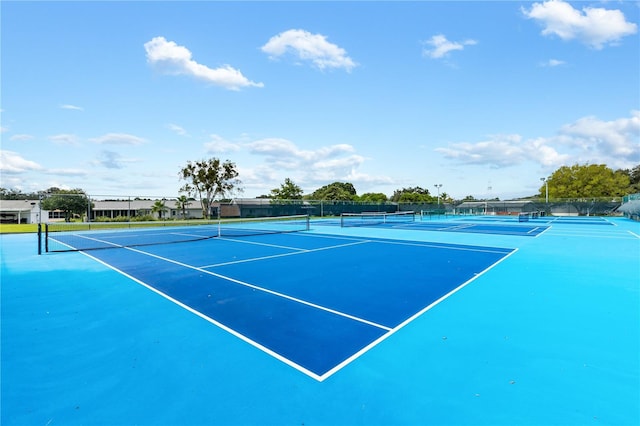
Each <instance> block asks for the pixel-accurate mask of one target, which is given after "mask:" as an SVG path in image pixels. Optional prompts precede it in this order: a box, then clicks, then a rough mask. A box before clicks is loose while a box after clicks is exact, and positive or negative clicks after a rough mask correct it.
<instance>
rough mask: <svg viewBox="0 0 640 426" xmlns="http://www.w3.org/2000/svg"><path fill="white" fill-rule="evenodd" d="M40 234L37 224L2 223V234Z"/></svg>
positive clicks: (0, 229) (0, 228) (0, 230)
mask: <svg viewBox="0 0 640 426" xmlns="http://www.w3.org/2000/svg"><path fill="white" fill-rule="evenodd" d="M29 232H38V224H37V223H21V224H18V223H0V234H24V233H29Z"/></svg>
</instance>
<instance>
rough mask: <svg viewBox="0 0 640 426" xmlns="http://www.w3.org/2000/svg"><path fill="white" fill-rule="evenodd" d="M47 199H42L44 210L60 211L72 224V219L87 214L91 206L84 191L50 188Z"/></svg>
mask: <svg viewBox="0 0 640 426" xmlns="http://www.w3.org/2000/svg"><path fill="white" fill-rule="evenodd" d="M46 192H47V193H48V194H50V195H48V196H47V197H45V198H43V199H42V208H43V209H44V210H60V211H62V212H64V220H65V221H66V222H70V221H71V218H72V217H73V216H74V215H76V216H82V215H83V214H85V213H87V208H88V207H93V205H92V204H91V205H90V201H89V197H88V196H87V194H86V193H85V192H84V191H83V190H82V189H69V190H65V189H60V188H55V187H52V188H49V189H48V190H47V191H46Z"/></svg>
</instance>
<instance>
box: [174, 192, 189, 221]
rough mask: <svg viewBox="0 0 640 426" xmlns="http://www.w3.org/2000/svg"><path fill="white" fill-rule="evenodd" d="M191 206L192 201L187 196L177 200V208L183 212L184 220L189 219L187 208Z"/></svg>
mask: <svg viewBox="0 0 640 426" xmlns="http://www.w3.org/2000/svg"><path fill="white" fill-rule="evenodd" d="M189 204H191V200H189V198H187V196H186V195H181V196H179V197H178V198H176V207H177V208H179V209H180V210H182V218H183V219H186V218H187V206H189Z"/></svg>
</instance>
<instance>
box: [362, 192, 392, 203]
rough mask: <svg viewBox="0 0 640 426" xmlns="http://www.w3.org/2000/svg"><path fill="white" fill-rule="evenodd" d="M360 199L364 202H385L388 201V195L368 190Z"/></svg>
mask: <svg viewBox="0 0 640 426" xmlns="http://www.w3.org/2000/svg"><path fill="white" fill-rule="evenodd" d="M359 200H360V201H362V202H364V203H384V202H386V201H387V196H386V195H385V194H383V193H382V192H367V193H365V194H362V195H361V196H360V197H359Z"/></svg>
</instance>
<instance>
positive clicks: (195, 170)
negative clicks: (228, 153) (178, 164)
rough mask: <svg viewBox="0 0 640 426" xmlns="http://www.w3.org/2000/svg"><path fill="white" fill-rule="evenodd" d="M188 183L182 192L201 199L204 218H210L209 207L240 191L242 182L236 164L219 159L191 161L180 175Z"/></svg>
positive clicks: (181, 189)
mask: <svg viewBox="0 0 640 426" xmlns="http://www.w3.org/2000/svg"><path fill="white" fill-rule="evenodd" d="M178 175H179V177H180V179H181V180H185V181H186V183H185V184H184V185H183V186H182V188H180V192H186V193H187V194H188V195H190V196H191V195H195V196H197V197H198V198H199V199H200V204H201V206H202V216H203V217H206V218H209V207H210V206H211V204H212V203H213V201H214V200H215V199H216V197H224V196H225V195H227V194H230V193H232V192H233V191H234V190H239V188H238V186H239V185H240V180H239V179H237V177H238V171H237V170H236V165H235V163H232V162H231V161H229V160H226V161H224V162H221V161H220V160H219V159H218V158H210V159H208V160H200V161H196V162H192V161H189V162H187V165H186V166H185V167H184V168H182V169H181V170H180V173H179V174H178Z"/></svg>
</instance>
